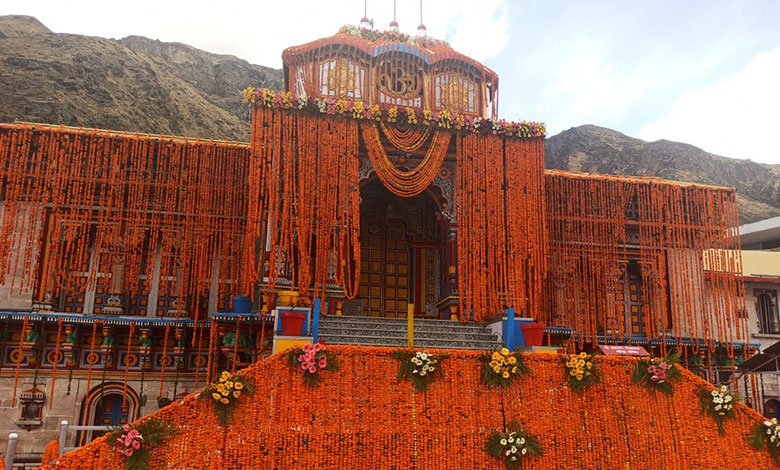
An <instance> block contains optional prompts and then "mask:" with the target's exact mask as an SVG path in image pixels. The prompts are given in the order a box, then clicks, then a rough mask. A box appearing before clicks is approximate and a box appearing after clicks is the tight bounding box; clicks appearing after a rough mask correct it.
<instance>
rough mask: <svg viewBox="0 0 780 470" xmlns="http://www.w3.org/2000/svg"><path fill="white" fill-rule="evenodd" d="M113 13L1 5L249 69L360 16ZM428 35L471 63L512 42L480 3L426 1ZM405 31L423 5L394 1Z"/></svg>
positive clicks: (255, 7) (194, 5)
mask: <svg viewBox="0 0 780 470" xmlns="http://www.w3.org/2000/svg"><path fill="white" fill-rule="evenodd" d="M131 4H132V5H131V6H130V4H128V6H123V7H110V6H108V4H106V2H105V1H103V0H100V1H98V0H80V1H71V2H53V1H46V0H26V1H25V2H19V3H15V4H11V2H7V3H6V2H3V5H0V15H4V14H24V15H32V16H36V17H37V18H38V19H39V20H41V21H42V22H43V23H44V24H45V25H47V26H48V27H49V28H51V29H53V30H54V31H56V32H66V33H73V34H88V35H95V36H102V37H110V38H121V37H124V36H127V35H131V34H136V35H142V36H147V37H150V38H152V39H160V40H161V41H171V42H174V41H175V42H183V43H186V44H189V45H191V46H194V47H197V48H200V49H204V50H207V51H210V52H216V53H221V54H233V55H236V56H238V57H241V58H243V59H246V60H248V61H250V62H252V63H256V64H261V65H266V66H270V67H277V68H278V67H281V65H282V61H281V54H282V50H284V48H286V47H289V46H294V45H298V44H302V43H305V42H308V41H312V40H315V39H317V38H320V37H325V36H330V35H332V34H335V32H336V31H337V30H338V29H339V28H340V27H341V26H343V25H345V24H357V23H358V22H359V21H360V18H361V17H362V16H363V5H364V3H363V1H361V0H340V1H323V0H292V1H259V2H246V1H242V0H221V1H218V2H214V1H213V0H191V1H187V2H183V1H167V0H166V1H160V0H135V1H133V2H131ZM423 7H424V12H423V13H424V17H423V19H424V20H425V24H426V26H427V28H428V34H429V35H430V36H432V37H435V38H439V39H447V40H448V41H450V43H451V44H452V45H453V47H454V48H455V49H456V50H459V51H460V52H462V53H464V54H467V55H469V56H471V57H473V58H474V59H477V60H484V59H487V58H490V57H494V56H496V55H497V54H498V53H499V52H500V51H501V50H502V49H503V48H504V47H506V45H507V44H508V42H509V18H508V10H509V3H508V1H507V0H484V1H482V2H480V3H479V4H478V5H475V4H474V2H472V1H469V0H451V1H447V0H430V1H426V2H424V3H423ZM396 11H397V20H398V22H399V24H400V28H401V30H402V31H404V32H406V33H409V34H415V33H416V30H417V25H418V24H419V23H420V4H419V2H418V1H413V0H397V10H396ZM368 16H369V18H373V19H374V21H375V27H376V28H377V29H387V28H388V26H389V24H390V21H391V20H392V19H393V2H390V1H381V2H380V1H377V0H372V1H369V2H368Z"/></svg>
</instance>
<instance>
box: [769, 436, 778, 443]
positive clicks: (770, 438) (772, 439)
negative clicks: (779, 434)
mask: <svg viewBox="0 0 780 470" xmlns="http://www.w3.org/2000/svg"><path fill="white" fill-rule="evenodd" d="M769 440H770V441H772V442H775V440H777V438H776V437H775V436H770V437H769Z"/></svg>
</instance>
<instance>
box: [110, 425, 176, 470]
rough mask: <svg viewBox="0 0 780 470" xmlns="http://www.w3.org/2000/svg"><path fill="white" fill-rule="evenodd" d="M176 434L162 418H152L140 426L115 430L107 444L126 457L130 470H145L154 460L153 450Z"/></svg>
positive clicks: (126, 426) (122, 427) (126, 463)
mask: <svg viewBox="0 0 780 470" xmlns="http://www.w3.org/2000/svg"><path fill="white" fill-rule="evenodd" d="M175 432H176V429H175V428H174V427H173V426H171V425H170V424H168V423H167V422H165V421H163V420H161V419H160V418H150V419H147V420H145V421H142V422H140V423H138V424H125V425H124V426H121V427H117V428H115V429H114V430H113V431H112V432H111V433H110V434H109V435H108V436H107V438H106V442H107V443H108V445H109V446H112V447H115V448H116V450H117V451H118V452H119V453H120V454H122V456H124V458H125V466H126V467H127V468H128V470H144V469H145V468H146V467H148V466H149V461H150V460H151V458H152V451H151V449H152V448H153V447H154V446H157V445H159V444H162V442H163V441H165V440H167V439H169V438H170V437H171V436H172V435H173V434H174V433H175Z"/></svg>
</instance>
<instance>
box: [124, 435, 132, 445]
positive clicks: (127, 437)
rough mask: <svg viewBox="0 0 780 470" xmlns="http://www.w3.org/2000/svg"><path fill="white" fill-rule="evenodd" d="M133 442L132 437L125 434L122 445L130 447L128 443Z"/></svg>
mask: <svg viewBox="0 0 780 470" xmlns="http://www.w3.org/2000/svg"><path fill="white" fill-rule="evenodd" d="M132 443H133V438H132V437H130V436H125V438H124V440H123V441H122V445H124V446H125V447H130V444H132Z"/></svg>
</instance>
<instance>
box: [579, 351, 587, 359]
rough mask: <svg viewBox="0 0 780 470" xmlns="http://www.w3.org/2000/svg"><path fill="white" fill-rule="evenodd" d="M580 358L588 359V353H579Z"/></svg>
mask: <svg viewBox="0 0 780 470" xmlns="http://www.w3.org/2000/svg"><path fill="white" fill-rule="evenodd" d="M580 357H581V358H583V359H585V358H586V357H588V353H585V352H581V353H580Z"/></svg>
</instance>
